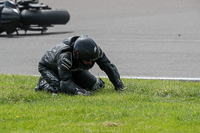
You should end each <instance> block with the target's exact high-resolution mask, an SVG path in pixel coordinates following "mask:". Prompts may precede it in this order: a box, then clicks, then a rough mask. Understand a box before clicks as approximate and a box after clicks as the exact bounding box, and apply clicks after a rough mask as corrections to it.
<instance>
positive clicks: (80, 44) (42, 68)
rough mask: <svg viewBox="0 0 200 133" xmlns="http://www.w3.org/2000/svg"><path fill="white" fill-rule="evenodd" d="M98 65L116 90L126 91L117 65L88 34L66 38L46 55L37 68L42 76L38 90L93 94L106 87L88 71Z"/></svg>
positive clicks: (36, 88)
mask: <svg viewBox="0 0 200 133" xmlns="http://www.w3.org/2000/svg"><path fill="white" fill-rule="evenodd" d="M95 63H97V64H98V66H99V67H100V69H101V70H103V71H104V72H105V73H106V74H107V75H108V78H109V79H110V81H111V82H112V84H113V85H114V87H115V89H116V90H117V91H123V89H124V85H123V83H122V81H121V79H120V75H119V73H118V70H117V68H116V66H115V65H114V64H112V63H111V62H110V61H109V59H108V58H107V57H106V55H105V53H104V52H103V51H102V50H101V48H100V47H99V46H97V44H96V43H95V42H94V40H93V39H92V38H90V37H88V36H85V35H81V36H73V37H70V38H68V39H65V40H64V41H63V42H62V43H59V44H57V45H56V46H54V47H53V48H52V49H51V50H50V51H47V52H46V53H45V54H44V56H43V57H42V59H41V60H40V62H39V65H38V70H39V72H40V74H41V77H40V79H39V82H38V85H37V86H36V87H35V90H46V91H49V92H53V93H57V92H61V93H68V94H75V95H77V94H80V95H90V94H91V92H90V91H93V90H97V89H99V88H104V87H105V84H104V82H103V81H102V80H101V79H100V78H96V77H95V76H94V75H92V74H91V73H90V72H89V71H88V70H89V69H91V68H92V67H93V66H94V64H95Z"/></svg>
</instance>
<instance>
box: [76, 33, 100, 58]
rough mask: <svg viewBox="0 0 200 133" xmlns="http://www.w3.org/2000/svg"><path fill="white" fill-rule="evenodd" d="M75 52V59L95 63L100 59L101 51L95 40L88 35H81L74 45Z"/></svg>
mask: <svg viewBox="0 0 200 133" xmlns="http://www.w3.org/2000/svg"><path fill="white" fill-rule="evenodd" d="M73 52H74V56H75V59H83V60H86V61H95V60H97V59H98V57H99V54H100V50H99V47H98V46H97V44H96V43H95V42H94V40H93V39H91V38H90V37H88V36H86V35H81V36H80V37H79V38H78V39H77V40H76V41H75V43H74V46H73Z"/></svg>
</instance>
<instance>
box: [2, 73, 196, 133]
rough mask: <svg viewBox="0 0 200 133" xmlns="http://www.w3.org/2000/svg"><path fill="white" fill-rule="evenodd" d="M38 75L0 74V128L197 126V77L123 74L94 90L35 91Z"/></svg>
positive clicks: (6, 132) (20, 131)
mask: <svg viewBox="0 0 200 133" xmlns="http://www.w3.org/2000/svg"><path fill="white" fill-rule="evenodd" d="M38 79H39V77H33V76H19V75H0V133H10V132H11V133H24V132H25V133H26V132H27V133H28V132H37V133H38V132H39V133H40V132H48V133H49V132H53V133H60V132H69V133H72V132H74V133H78V132H85V133H88V132H108V133H112V132H113V133H116V132H120V133H121V132H122V133H123V132H124V133H129V132H159V133H160V132H170V133H171V132H192V133H193V132H200V104H199V103H200V82H181V81H166V80H138V79H123V82H124V84H125V85H126V86H127V87H128V89H127V90H126V91H125V92H124V93H118V92H116V91H115V90H114V88H113V86H112V84H111V83H110V82H109V80H108V79H103V80H104V81H105V83H106V88H105V89H103V90H101V91H99V92H97V93H95V95H93V96H88V97H84V96H70V95H67V94H58V95H56V96H54V95H51V94H50V93H46V92H35V91H34V89H33V88H34V87H35V86H36V84H37V82H38Z"/></svg>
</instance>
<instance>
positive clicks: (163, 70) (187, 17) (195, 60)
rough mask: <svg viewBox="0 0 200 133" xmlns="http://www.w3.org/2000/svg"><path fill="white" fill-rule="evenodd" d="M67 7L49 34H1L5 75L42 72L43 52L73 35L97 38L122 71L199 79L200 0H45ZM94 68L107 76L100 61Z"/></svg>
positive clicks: (44, 0) (0, 57) (0, 60)
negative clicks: (66, 17)
mask: <svg viewBox="0 0 200 133" xmlns="http://www.w3.org/2000/svg"><path fill="white" fill-rule="evenodd" d="M40 2H41V3H44V4H47V5H49V6H50V7H52V9H66V10H67V11H68V12H69V13H70V15H71V19H70V21H69V23H68V24H66V25H55V26H54V27H50V28H49V30H47V32H46V33H45V34H40V32H31V31H28V32H27V34H24V32H23V31H20V35H18V36H17V35H14V36H13V37H8V36H6V34H5V33H3V34H0V74H23V75H39V73H38V70H37V66H38V62H39V60H40V59H41V57H42V55H43V54H44V53H45V51H46V50H49V49H50V48H51V47H52V46H53V45H55V44H57V43H59V42H61V41H62V40H64V39H65V38H68V37H70V36H74V35H81V34H86V35H89V36H90V37H92V38H93V39H94V40H95V41H96V42H97V44H98V45H99V46H100V47H101V48H102V49H103V50H104V52H105V53H106V55H107V56H108V58H109V59H110V60H111V62H112V63H114V64H115V65H116V66H117V68H118V70H119V72H120V74H121V76H128V77H131V76H134V77H137V76H139V77H183V78H200V1H199V0H86V1H80V0H71V1H69V0H59V1H56V0H40ZM91 72H92V73H93V74H95V75H96V76H105V73H104V72H102V71H101V70H100V69H99V68H98V66H95V67H94V68H93V69H92V70H91Z"/></svg>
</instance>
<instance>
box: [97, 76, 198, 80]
mask: <svg viewBox="0 0 200 133" xmlns="http://www.w3.org/2000/svg"><path fill="white" fill-rule="evenodd" d="M99 77H102V78H107V76H99ZM121 78H122V79H123V78H124V79H149V80H178V81H200V78H182V77H139V76H138V77H136V76H121Z"/></svg>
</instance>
